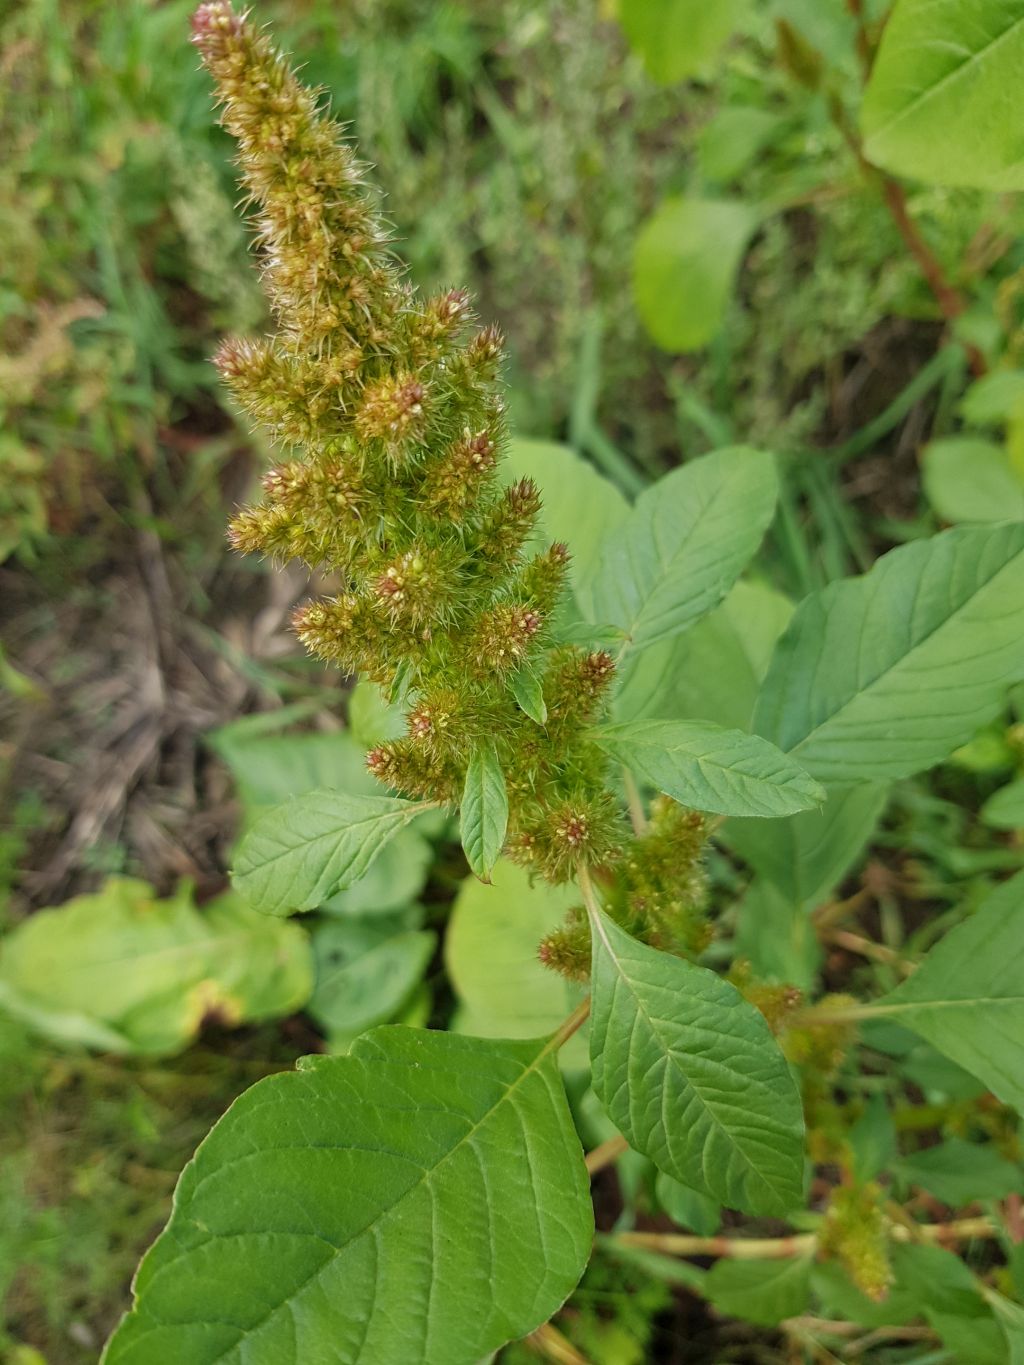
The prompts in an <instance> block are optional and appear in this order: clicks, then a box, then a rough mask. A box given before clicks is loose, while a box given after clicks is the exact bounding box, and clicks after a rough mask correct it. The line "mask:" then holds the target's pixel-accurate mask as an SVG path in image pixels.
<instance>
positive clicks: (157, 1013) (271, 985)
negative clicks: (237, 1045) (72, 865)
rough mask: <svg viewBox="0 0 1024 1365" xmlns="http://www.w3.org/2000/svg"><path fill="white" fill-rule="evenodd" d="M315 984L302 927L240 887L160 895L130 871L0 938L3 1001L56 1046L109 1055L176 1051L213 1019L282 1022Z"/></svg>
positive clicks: (30, 920)
mask: <svg viewBox="0 0 1024 1365" xmlns="http://www.w3.org/2000/svg"><path fill="white" fill-rule="evenodd" d="M312 989H313V960H312V954H311V953H310V948H309V941H308V939H307V937H306V934H305V932H304V930H302V929H301V928H300V927H299V926H298V925H295V924H277V923H274V921H272V920H267V919H265V918H264V917H263V916H262V915H257V914H256V913H255V912H254V911H252V910H250V909H249V908H248V906H246V905H243V904H242V902H241V898H240V897H238V896H234V895H226V896H219V897H218V898H217V899H216V900H213V901H210V902H209V903H208V904H207V905H204V906H203V907H202V909H198V908H197V907H196V905H195V904H194V902H193V899H192V893H191V891H190V890H188V889H183V890H181V891H179V892H178V894H177V895H175V896H172V897H170V898H169V899H167V900H157V898H156V896H155V895H154V892H153V889H152V887H150V886H148V885H147V884H146V883H145V882H140V881H134V880H131V879H129V878H127V877H111V878H110V880H109V881H107V882H106V883H105V884H104V885H103V887H101V889H100V890H99V891H97V892H96V893H95V894H94V895H89V896H76V897H75V898H74V899H73V900H71V901H68V902H67V904H66V905H62V906H59V907H58V908H56V909H53V910H42V911H40V912H39V913H38V914H35V915H32V916H30V917H29V918H28V919H27V920H25V921H24V922H23V923H22V924H20V925H19V926H18V927H17V928H16V929H14V930H13V931H12V932H11V933H10V934H8V935H7V937H6V938H5V939H4V941H3V944H2V946H0V1005H2V1006H3V1008H4V1009H6V1010H8V1011H9V1012H10V1013H12V1014H14V1015H16V1016H17V1017H18V1018H21V1019H23V1020H25V1022H26V1023H28V1024H30V1025H31V1026H32V1027H34V1028H35V1029H37V1030H38V1031H39V1032H41V1033H43V1034H45V1035H46V1036H47V1037H49V1038H52V1039H54V1040H55V1041H56V1042H58V1043H64V1044H71V1045H73V1046H82V1045H84V1046H86V1047H95V1048H101V1049H102V1050H103V1051H105V1052H121V1053H140V1054H143V1055H147V1056H160V1055H165V1054H167V1053H173V1052H178V1051H180V1050H181V1049H182V1048H184V1047H186V1046H187V1045H188V1044H189V1043H190V1042H191V1041H192V1040H193V1039H194V1038H195V1036H196V1034H197V1033H198V1032H199V1028H200V1025H201V1024H202V1022H203V1019H204V1018H205V1017H206V1016H208V1015H213V1016H216V1017H217V1018H218V1019H220V1021H221V1022H222V1023H225V1024H241V1023H245V1022H248V1021H253V1020H258V1019H269V1018H275V1017H279V1016H282V1015H286V1014H291V1013H292V1011H293V1010H296V1009H298V1008H299V1007H300V1006H301V1005H303V1004H305V1002H306V1000H307V999H308V998H309V994H310V992H311V991H312Z"/></svg>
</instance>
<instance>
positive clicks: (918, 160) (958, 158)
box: [861, 0, 1024, 190]
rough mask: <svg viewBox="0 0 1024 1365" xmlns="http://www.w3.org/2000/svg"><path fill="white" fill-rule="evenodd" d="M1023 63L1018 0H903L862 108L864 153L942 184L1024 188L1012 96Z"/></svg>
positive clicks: (1023, 155)
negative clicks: (1010, 96) (1010, 95)
mask: <svg viewBox="0 0 1024 1365" xmlns="http://www.w3.org/2000/svg"><path fill="white" fill-rule="evenodd" d="M1022 69H1024V12H1022V10H1021V7H1020V5H1019V3H1017V0H897V4H896V6H895V8H894V10H893V12H892V15H891V16H890V18H889V21H888V23H887V24H886V26H885V29H884V31H883V33H882V42H881V46H880V47H879V49H878V56H877V57H876V59H875V63H874V66H873V69H872V72H871V80H870V82H869V83H868V88H867V91H866V92H865V96H864V102H863V105H862V108H861V128H862V130H863V133H864V139H865V141H864V152H865V154H866V156H867V157H868V159H869V160H870V161H873V162H874V163H875V164H876V165H877V166H881V167H882V168H883V169H885V170H887V171H893V172H894V173H895V174H896V175H906V176H911V177H913V178H914V179H916V180H927V181H930V182H932V183H934V184H937V185H976V186H978V187H979V188H982V189H992V190H1013V189H1024V132H1022V130H1021V126H1020V121H1019V120H1018V119H1017V118H1016V117H1015V116H1014V112H1013V108H1012V100H1011V99H1010V98H1009V95H1008V92H1010V91H1013V90H1015V89H1016V88H1017V87H1018V86H1019V84H1020V76H1021V70H1022Z"/></svg>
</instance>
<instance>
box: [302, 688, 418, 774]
mask: <svg viewBox="0 0 1024 1365" xmlns="http://www.w3.org/2000/svg"><path fill="white" fill-rule="evenodd" d="M348 723H349V726H350V727H351V735H352V738H353V739H354V740H355V742H356V744H357V745H358V746H359V749H360V753H362V750H364V749H372V748H373V746H374V745H375V744H383V743H384V742H385V741H386V740H389V739H398V738H399V736H401V735H404V734H405V715H404V714H403V712H402V708H401V707H400V706H394V705H392V704H391V703H390V702H388V701H387V700H385V698H384V696H383V694H382V693H381V690H380V688H379V687H378V686H377V684H376V683H374V682H371V681H370V680H369V678H361V679H360V680H359V682H357V683H356V685H355V687H354V688H353V689H352V691H351V692H350V693H349V694H348ZM361 766H362V775H363V776H364V777H367V776H369V774H368V773H367V771H366V764H365V762H363V763H362V765H361ZM313 785H314V786H317V787H322V786H324V785H325V783H323V782H316V783H314V784H313ZM343 785H344V786H345V787H346V788H347V789H348V790H352V787H351V784H350V783H348V782H345V783H344V784H343Z"/></svg>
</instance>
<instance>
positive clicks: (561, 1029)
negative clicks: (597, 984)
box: [547, 995, 590, 1052]
mask: <svg viewBox="0 0 1024 1365" xmlns="http://www.w3.org/2000/svg"><path fill="white" fill-rule="evenodd" d="M589 1014H590V996H589V995H588V996H587V998H586V1000H583V1001H581V1002H580V1004H578V1005H577V1006H576V1008H575V1009H574V1010H573V1012H572V1014H570V1015H569V1017H568V1018H567V1019H563V1020H562V1022H561V1023H560V1024H559V1026H558V1028H556V1029H555V1031H554V1033H553V1034H552V1035H551V1037H550V1038H549V1039H548V1046H547V1051H548V1052H557V1050H558V1049H559V1048H560V1047H564V1046H565V1044H566V1043H567V1042H568V1041H569V1039H570V1038H571V1037H572V1035H573V1034H574V1033H575V1032H576V1031H577V1029H580V1028H582V1027H583V1025H584V1024H585V1023H586V1022H587V1018H588V1016H589Z"/></svg>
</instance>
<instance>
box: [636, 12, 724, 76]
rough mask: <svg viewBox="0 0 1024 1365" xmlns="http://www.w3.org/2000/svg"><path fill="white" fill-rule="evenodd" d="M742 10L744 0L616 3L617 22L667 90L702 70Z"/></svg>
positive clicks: (715, 53)
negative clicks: (709, 2) (712, 2)
mask: <svg viewBox="0 0 1024 1365" xmlns="http://www.w3.org/2000/svg"><path fill="white" fill-rule="evenodd" d="M746 9H747V0H716V3H715V4H713V5H708V4H705V3H703V0H621V3H620V5H619V21H620V23H621V24H622V27H623V29H624V30H625V33H626V37H627V38H628V39H629V42H630V45H631V46H632V47H633V49H634V50H635V51H636V52H639V54H640V56H641V57H642V58H643V61H644V65H645V66H646V67H647V70H648V72H649V73H650V74H651V76H653V77H654V79H655V80H656V81H660V82H661V83H662V84H663V85H671V84H672V83H673V82H674V81H681V80H683V79H684V78H685V77H687V76H695V75H697V74H698V72H703V71H705V70H706V69H707V67H708V64H709V63H710V62H711V60H712V59H713V58H714V57H715V56H716V55H717V54H718V50H719V49H720V48H721V47H722V45H723V43H724V42H725V41H726V39H727V38H728V37H729V36H730V34H731V33H732V32H733V31H734V29H735V28H736V27H737V25H738V24H739V21H740V19H741V18H742V16H743V14H744V12H745V10H746Z"/></svg>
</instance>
